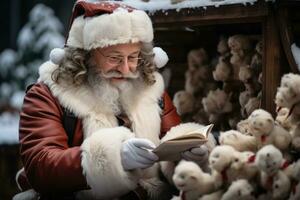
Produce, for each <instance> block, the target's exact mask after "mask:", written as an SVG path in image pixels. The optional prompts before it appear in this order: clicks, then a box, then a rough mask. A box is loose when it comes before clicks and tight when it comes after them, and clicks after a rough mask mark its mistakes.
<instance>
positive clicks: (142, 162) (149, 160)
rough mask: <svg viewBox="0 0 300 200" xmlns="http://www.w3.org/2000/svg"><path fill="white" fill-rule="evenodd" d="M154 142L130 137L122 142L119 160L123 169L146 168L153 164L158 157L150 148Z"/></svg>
mask: <svg viewBox="0 0 300 200" xmlns="http://www.w3.org/2000/svg"><path fill="white" fill-rule="evenodd" d="M154 148H155V144H154V143H153V142H151V141H150V140H148V139H143V138H131V139H128V140H126V141H125V142H123V145H122V148H121V162H122V165H123V168H124V169H125V170H132V169H137V168H147V167H150V166H151V165H153V164H154V163H155V162H156V161H157V160H158V157H157V155H156V154H154V153H153V152H152V151H151V150H153V149H154Z"/></svg>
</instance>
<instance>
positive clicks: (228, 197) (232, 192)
mask: <svg viewBox="0 0 300 200" xmlns="http://www.w3.org/2000/svg"><path fill="white" fill-rule="evenodd" d="M253 193H254V189H253V187H252V185H251V184H250V183H249V182H248V181H247V180H245V179H240V180H237V181H234V182H233V183H232V184H231V185H230V187H229V188H228V190H227V191H226V192H225V193H224V195H223V196H222V198H221V200H254V199H255V197H254V195H253Z"/></svg>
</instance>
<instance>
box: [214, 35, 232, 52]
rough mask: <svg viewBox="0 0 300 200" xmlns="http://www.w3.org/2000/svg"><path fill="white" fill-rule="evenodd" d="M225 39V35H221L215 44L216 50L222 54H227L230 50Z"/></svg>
mask: <svg viewBox="0 0 300 200" xmlns="http://www.w3.org/2000/svg"><path fill="white" fill-rule="evenodd" d="M227 40H228V39H227V38H226V37H224V36H221V37H220V40H219V43H218V46H217V51H218V52H219V53H220V54H221V55H223V56H224V55H226V54H228V53H229V51H230V49H229V47H228V41H227Z"/></svg>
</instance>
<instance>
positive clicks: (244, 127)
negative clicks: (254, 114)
mask: <svg viewBox="0 0 300 200" xmlns="http://www.w3.org/2000/svg"><path fill="white" fill-rule="evenodd" d="M236 127H237V130H238V131H239V132H241V133H242V134H244V135H250V136H253V134H252V133H251V130H250V126H249V121H248V120H247V119H244V120H241V121H240V122H239V123H238V124H237V126H236Z"/></svg>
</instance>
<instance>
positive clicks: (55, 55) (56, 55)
mask: <svg viewBox="0 0 300 200" xmlns="http://www.w3.org/2000/svg"><path fill="white" fill-rule="evenodd" d="M49 57H50V61H51V62H52V63H54V64H56V65H59V64H60V63H61V61H62V60H63V58H64V57H65V50H64V49H61V48H54V49H52V50H51V52H50V56H49Z"/></svg>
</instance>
